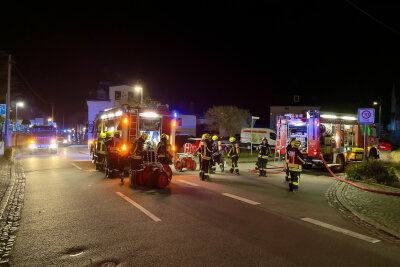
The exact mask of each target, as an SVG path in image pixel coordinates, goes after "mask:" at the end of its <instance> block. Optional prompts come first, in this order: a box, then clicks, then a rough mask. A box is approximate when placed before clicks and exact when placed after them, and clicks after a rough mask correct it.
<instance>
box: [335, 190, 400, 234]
mask: <svg viewBox="0 0 400 267" xmlns="http://www.w3.org/2000/svg"><path fill="white" fill-rule="evenodd" d="M357 184H359V185H361V186H365V187H367V188H371V189H376V190H381V191H389V192H398V193H400V189H397V188H392V187H387V186H383V185H378V184H365V183H362V182H357ZM336 195H337V197H338V200H339V201H340V202H341V204H342V205H343V206H345V207H346V208H347V209H349V210H350V211H351V212H352V213H353V214H354V215H356V216H357V217H359V218H360V219H361V220H363V221H366V222H367V223H369V224H372V225H374V226H375V227H376V228H378V229H381V230H383V231H385V232H387V233H390V234H391V235H393V236H396V237H397V238H400V197H396V196H388V195H382V194H377V193H372V192H368V191H364V190H361V189H358V188H356V187H354V186H351V185H349V184H347V183H341V184H340V186H339V187H338V189H337V191H336Z"/></svg>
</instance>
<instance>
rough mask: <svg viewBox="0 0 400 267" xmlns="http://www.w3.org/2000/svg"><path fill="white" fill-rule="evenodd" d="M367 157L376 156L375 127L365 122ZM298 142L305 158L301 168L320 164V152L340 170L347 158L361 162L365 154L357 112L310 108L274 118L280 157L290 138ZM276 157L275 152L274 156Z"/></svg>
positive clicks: (376, 139) (332, 165)
mask: <svg viewBox="0 0 400 267" xmlns="http://www.w3.org/2000/svg"><path fill="white" fill-rule="evenodd" d="M367 133H368V134H367V140H366V149H367V151H366V152H367V153H366V155H367V157H368V158H375V159H376V158H379V149H378V146H379V139H378V137H377V130H376V126H375V125H373V124H370V125H367ZM293 138H294V139H296V140H298V141H300V143H301V144H300V147H299V150H300V152H301V153H302V154H303V157H304V159H305V161H306V165H305V166H304V167H311V166H312V164H316V165H321V164H322V160H321V159H320V154H321V155H322V156H323V158H324V159H325V161H326V162H327V163H328V164H329V165H330V166H331V167H333V169H334V170H335V171H339V172H340V171H343V170H344V168H345V165H346V163H348V162H349V161H361V160H363V155H364V124H358V123H357V116H356V115H348V114H340V113H332V112H321V113H320V111H319V110H309V111H308V112H307V113H306V114H286V115H284V116H278V117H277V143H276V151H275V153H276V154H278V157H279V158H281V157H282V156H284V155H285V154H286V146H287V145H288V144H289V142H290V140H292V139H293ZM275 156H276V155H275Z"/></svg>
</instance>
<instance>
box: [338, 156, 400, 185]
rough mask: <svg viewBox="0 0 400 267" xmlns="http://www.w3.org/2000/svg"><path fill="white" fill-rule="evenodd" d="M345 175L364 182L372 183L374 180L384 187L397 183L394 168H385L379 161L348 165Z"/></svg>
mask: <svg viewBox="0 0 400 267" xmlns="http://www.w3.org/2000/svg"><path fill="white" fill-rule="evenodd" d="M346 174H347V176H348V177H350V178H353V179H356V180H363V181H365V182H373V181H374V180H375V181H376V182H378V183H380V184H385V185H392V184H394V183H396V182H399V179H398V178H397V176H396V172H395V170H394V168H393V167H390V168H387V167H385V166H384V164H383V162H382V161H379V160H367V161H363V162H362V163H360V164H353V165H350V166H348V167H347V169H346Z"/></svg>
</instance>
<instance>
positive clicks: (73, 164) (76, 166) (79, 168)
mask: <svg viewBox="0 0 400 267" xmlns="http://www.w3.org/2000/svg"><path fill="white" fill-rule="evenodd" d="M71 164H72V166H74V167H75V168H77V169H78V170H82V168H81V167H79V166H78V165H76V164H75V163H71Z"/></svg>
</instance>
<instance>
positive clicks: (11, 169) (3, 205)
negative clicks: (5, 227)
mask: <svg viewBox="0 0 400 267" xmlns="http://www.w3.org/2000/svg"><path fill="white" fill-rule="evenodd" d="M7 167H8V170H7V172H9V175H10V176H11V177H10V183H9V184H8V187H7V190H6V192H5V193H4V196H3V198H2V199H1V203H0V220H1V219H2V218H3V214H4V210H5V209H6V207H7V204H8V201H9V200H10V196H11V193H12V191H13V189H14V185H15V165H14V164H13V162H11V161H8V166H7Z"/></svg>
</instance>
